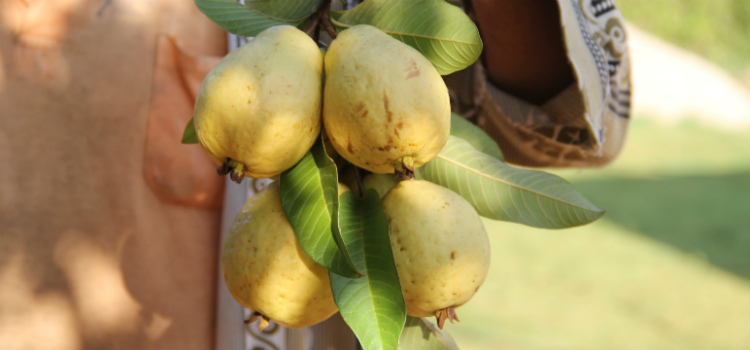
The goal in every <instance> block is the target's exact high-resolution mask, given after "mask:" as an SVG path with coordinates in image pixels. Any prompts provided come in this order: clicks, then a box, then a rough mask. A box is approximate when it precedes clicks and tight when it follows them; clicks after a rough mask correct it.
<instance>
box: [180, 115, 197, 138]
mask: <svg viewBox="0 0 750 350" xmlns="http://www.w3.org/2000/svg"><path fill="white" fill-rule="evenodd" d="M181 142H182V143H183V144H186V145H192V144H194V143H198V134H196V133H195V125H193V118H190V121H189V122H188V123H187V125H185V131H183V132H182V141H181Z"/></svg>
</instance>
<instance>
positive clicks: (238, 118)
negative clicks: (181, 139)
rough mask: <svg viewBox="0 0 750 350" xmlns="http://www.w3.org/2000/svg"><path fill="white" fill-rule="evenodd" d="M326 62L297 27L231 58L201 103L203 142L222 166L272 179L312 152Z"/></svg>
mask: <svg viewBox="0 0 750 350" xmlns="http://www.w3.org/2000/svg"><path fill="white" fill-rule="evenodd" d="M322 74H323V57H322V55H321V52H320V50H319V49H318V46H317V45H316V44H315V42H314V41H313V40H312V39H311V38H310V37H309V36H308V35H307V34H305V33H304V32H302V31H300V30H299V29H297V28H295V27H292V26H288V25H282V26H276V27H271V28H269V29H266V30H265V31H263V32H262V33H260V34H259V35H258V36H257V37H255V38H254V39H252V40H250V41H249V42H248V43H247V44H245V45H243V46H241V47H240V48H238V49H236V50H234V51H232V52H230V53H229V54H228V55H227V56H226V57H224V59H222V60H221V62H220V63H219V64H218V65H216V67H214V69H212V70H211V72H209V73H208V75H207V76H206V78H205V79H204V80H203V83H202V84H201V88H200V90H199V92H198V96H197V98H196V102H195V109H194V113H193V122H194V124H195V131H196V134H197V136H198V140H199V142H200V144H201V146H202V147H203V149H204V150H206V152H207V153H208V154H209V155H210V156H211V158H212V159H213V160H214V162H216V164H217V165H222V164H224V163H225V162H227V160H228V159H232V160H234V161H237V162H239V163H241V164H243V165H244V167H243V170H244V174H245V176H248V177H254V178H265V177H272V176H275V175H278V174H280V173H281V172H283V171H284V170H286V169H288V168H290V167H292V166H293V165H294V164H296V163H297V162H298V161H299V160H300V159H302V157H303V156H304V155H305V153H307V151H308V150H309V149H310V147H311V146H312V145H313V143H314V142H315V139H316V138H317V136H318V134H319V132H320V127H321V105H322V103H321V98H322V93H321V86H322Z"/></svg>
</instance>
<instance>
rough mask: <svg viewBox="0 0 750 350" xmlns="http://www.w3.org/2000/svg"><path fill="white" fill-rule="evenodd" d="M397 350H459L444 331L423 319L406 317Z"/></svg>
mask: <svg viewBox="0 0 750 350" xmlns="http://www.w3.org/2000/svg"><path fill="white" fill-rule="evenodd" d="M398 348H399V350H414V349H419V350H459V348H458V345H456V342H455V341H454V340H453V338H451V336H450V335H449V334H448V333H446V332H445V331H443V330H441V329H439V328H437V326H435V325H434V324H432V323H431V322H430V321H427V319H426V318H424V317H412V316H408V317H406V325H405V326H404V330H403V332H401V339H399V341H398Z"/></svg>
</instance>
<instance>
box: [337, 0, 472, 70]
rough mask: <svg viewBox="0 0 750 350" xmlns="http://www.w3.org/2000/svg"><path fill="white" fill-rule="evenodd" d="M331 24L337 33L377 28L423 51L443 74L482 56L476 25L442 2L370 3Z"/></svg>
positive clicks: (386, 0)
mask: <svg viewBox="0 0 750 350" xmlns="http://www.w3.org/2000/svg"><path fill="white" fill-rule="evenodd" d="M337 16H338V15H337ZM332 23H333V24H334V25H335V26H336V27H337V30H344V29H346V28H349V27H351V26H353V25H357V24H369V25H373V26H375V27H378V28H380V29H381V30H383V31H384V32H386V33H388V34H390V35H391V36H392V37H394V38H396V39H398V40H400V41H402V42H404V43H406V44H408V45H409V46H411V47H413V48H415V49H417V50H418V51H419V52H421V53H422V54H423V55H424V56H425V57H427V59H429V60H430V62H432V64H433V65H434V66H435V68H437V70H438V72H439V73H440V74H441V75H446V74H450V73H453V72H455V71H458V70H461V69H464V68H466V67H468V66H469V65H471V64H472V63H474V61H476V60H477V58H479V55H480V54H481V53H482V39H481V38H480V37H479V30H478V29H477V26H476V25H475V24H474V22H472V20H471V19H470V18H469V17H468V16H467V15H466V14H465V13H464V12H463V10H461V9H460V8H458V7H456V6H453V5H451V4H449V3H446V2H445V1H443V0H367V1H365V2H363V3H362V4H360V5H358V6H357V7H355V8H353V9H351V10H349V11H347V12H345V13H343V14H342V15H341V16H340V17H338V18H337V19H333V20H332Z"/></svg>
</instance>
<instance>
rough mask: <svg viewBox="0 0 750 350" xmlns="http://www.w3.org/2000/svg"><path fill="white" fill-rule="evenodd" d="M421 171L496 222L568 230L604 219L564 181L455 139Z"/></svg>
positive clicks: (480, 213)
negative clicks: (491, 154) (485, 152)
mask: <svg viewBox="0 0 750 350" xmlns="http://www.w3.org/2000/svg"><path fill="white" fill-rule="evenodd" d="M419 171H420V175H421V176H422V178H424V179H425V180H428V181H431V182H434V183H437V184H439V185H442V186H445V187H447V188H450V189H451V190H453V191H455V192H457V193H458V194H460V195H461V196H462V197H464V198H465V199H466V200H468V201H469V203H471V205H472V206H474V208H475V209H476V210H477V212H478V213H479V215H482V216H485V217H488V218H491V219H495V220H504V221H512V222H517V223H521V224H525V225H529V226H535V227H544V228H565V227H572V226H579V225H584V224H587V223H590V222H592V221H594V220H596V219H598V218H599V217H601V216H602V215H604V211H602V210H601V209H599V208H597V207H596V206H594V205H593V204H591V202H589V201H588V200H587V199H586V198H584V197H583V195H581V194H580V193H579V192H578V191H577V190H576V189H575V188H574V187H573V185H571V184H570V183H569V182H567V181H565V180H564V179H562V178H560V177H558V176H555V175H552V174H549V173H545V172H542V171H535V170H525V169H518V168H514V167H511V166H509V165H507V164H505V163H503V162H501V161H499V160H497V159H495V158H493V157H491V156H489V155H486V154H484V153H482V152H479V151H477V150H476V149H475V148H474V147H472V146H471V144H469V143H468V142H467V141H464V140H462V139H460V138H457V137H455V136H451V137H450V138H449V139H448V143H447V144H446V145H445V147H444V148H443V150H442V151H440V153H439V154H438V155H437V156H436V157H435V158H433V159H432V160H430V161H429V162H427V164H425V165H424V166H422V167H421V168H419Z"/></svg>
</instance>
